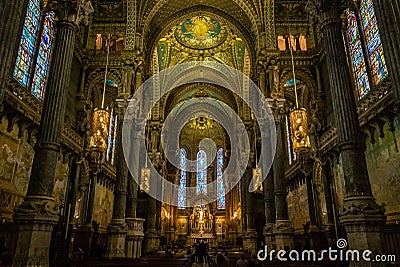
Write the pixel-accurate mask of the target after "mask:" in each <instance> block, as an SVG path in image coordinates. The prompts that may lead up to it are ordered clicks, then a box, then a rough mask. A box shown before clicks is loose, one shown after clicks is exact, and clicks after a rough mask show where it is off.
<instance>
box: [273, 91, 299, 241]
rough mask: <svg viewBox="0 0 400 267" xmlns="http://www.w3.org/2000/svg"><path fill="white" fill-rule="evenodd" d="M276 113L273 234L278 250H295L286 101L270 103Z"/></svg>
mask: <svg viewBox="0 0 400 267" xmlns="http://www.w3.org/2000/svg"><path fill="white" fill-rule="evenodd" d="M270 105H271V109H272V111H273V112H274V118H275V125H276V140H277V143H276V152H275V158H274V162H273V165H272V166H273V177H274V196H275V207H276V222H275V226H274V230H273V233H274V235H275V246H276V249H285V248H287V247H289V248H293V234H294V231H293V226H292V223H291V221H290V220H289V213H288V205H287V200H286V196H287V188H286V179H285V169H286V162H287V158H288V156H287V153H286V149H287V148H286V134H285V100H284V99H274V100H272V101H270Z"/></svg>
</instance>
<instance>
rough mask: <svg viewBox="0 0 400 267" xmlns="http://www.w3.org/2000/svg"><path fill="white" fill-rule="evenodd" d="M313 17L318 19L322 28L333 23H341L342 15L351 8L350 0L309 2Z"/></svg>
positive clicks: (312, 0) (317, 0)
mask: <svg viewBox="0 0 400 267" xmlns="http://www.w3.org/2000/svg"><path fill="white" fill-rule="evenodd" d="M308 6H309V9H310V13H311V15H312V16H313V17H314V18H316V19H317V20H318V21H319V22H320V24H321V28H324V27H326V26H328V25H329V24H332V23H340V21H341V17H340V16H341V14H342V12H343V10H345V9H346V8H347V7H348V6H349V0H309V1H308Z"/></svg>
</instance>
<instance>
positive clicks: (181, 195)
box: [178, 148, 186, 209]
mask: <svg viewBox="0 0 400 267" xmlns="http://www.w3.org/2000/svg"><path fill="white" fill-rule="evenodd" d="M179 167H180V169H181V178H180V181H179V188H178V209H184V208H185V207H186V151H185V149H183V148H181V151H180V161H179Z"/></svg>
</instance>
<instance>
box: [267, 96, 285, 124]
mask: <svg viewBox="0 0 400 267" xmlns="http://www.w3.org/2000/svg"><path fill="white" fill-rule="evenodd" d="M267 101H268V103H269V105H270V109H271V111H272V114H273V115H274V119H275V122H283V121H284V120H285V115H286V106H285V103H286V100H285V99H284V98H275V97H274V98H268V99H267Z"/></svg>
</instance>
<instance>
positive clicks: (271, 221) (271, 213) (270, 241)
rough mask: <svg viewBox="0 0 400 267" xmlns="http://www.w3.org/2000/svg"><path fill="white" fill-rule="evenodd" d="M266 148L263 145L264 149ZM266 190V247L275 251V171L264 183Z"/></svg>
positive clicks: (264, 232)
mask: <svg viewBox="0 0 400 267" xmlns="http://www.w3.org/2000/svg"><path fill="white" fill-rule="evenodd" d="M264 146H265V147H266V145H265V144H263V147H264ZM263 189H264V205H265V227H264V231H263V234H264V237H265V245H267V246H268V248H270V249H273V248H274V247H275V244H274V242H275V238H274V233H273V230H274V225H275V215H276V210H275V199H274V176H273V170H272V169H271V170H270V172H269V173H268V176H267V178H266V179H265V180H264V183H263Z"/></svg>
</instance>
